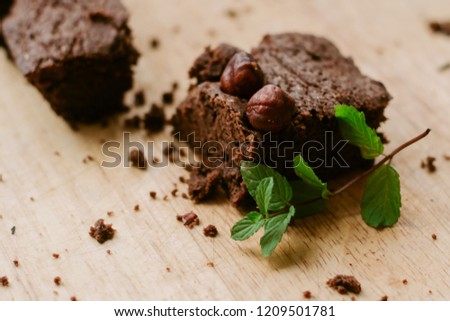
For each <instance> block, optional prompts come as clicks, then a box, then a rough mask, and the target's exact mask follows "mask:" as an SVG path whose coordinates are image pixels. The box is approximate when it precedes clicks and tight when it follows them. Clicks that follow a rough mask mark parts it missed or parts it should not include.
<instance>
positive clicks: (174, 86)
mask: <svg viewBox="0 0 450 321" xmlns="http://www.w3.org/2000/svg"><path fill="white" fill-rule="evenodd" d="M177 89H178V82H176V81H174V82H173V83H172V92H175V91H176V90H177Z"/></svg>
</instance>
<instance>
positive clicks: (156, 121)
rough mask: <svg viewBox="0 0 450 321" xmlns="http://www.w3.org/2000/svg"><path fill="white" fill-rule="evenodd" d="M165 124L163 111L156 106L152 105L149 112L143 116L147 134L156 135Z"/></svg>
mask: <svg viewBox="0 0 450 321" xmlns="http://www.w3.org/2000/svg"><path fill="white" fill-rule="evenodd" d="M165 124H166V116H165V114H164V109H163V108H162V107H161V106H159V105H157V104H152V106H151V107H150V111H149V112H148V113H146V114H145V115H144V128H145V129H146V130H147V131H149V132H153V133H156V132H159V131H161V130H162V129H163V128H164V125H165Z"/></svg>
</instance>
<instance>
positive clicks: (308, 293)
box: [303, 291, 312, 299]
mask: <svg viewBox="0 0 450 321" xmlns="http://www.w3.org/2000/svg"><path fill="white" fill-rule="evenodd" d="M303 297H304V298H305V299H311V297H312V295H311V291H304V292H303Z"/></svg>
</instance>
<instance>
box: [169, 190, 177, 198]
mask: <svg viewBox="0 0 450 321" xmlns="http://www.w3.org/2000/svg"><path fill="white" fill-rule="evenodd" d="M170 193H171V194H172V196H173V197H176V196H177V193H178V188H174V189H173V190H172V192H170Z"/></svg>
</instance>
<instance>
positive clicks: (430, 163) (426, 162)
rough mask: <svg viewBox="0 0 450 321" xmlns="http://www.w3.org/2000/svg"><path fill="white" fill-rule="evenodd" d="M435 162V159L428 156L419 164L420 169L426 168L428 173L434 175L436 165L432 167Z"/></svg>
mask: <svg viewBox="0 0 450 321" xmlns="http://www.w3.org/2000/svg"><path fill="white" fill-rule="evenodd" d="M435 160H436V157H433V156H428V157H427V158H426V159H425V160H423V161H422V162H421V163H420V167H421V168H426V169H427V170H428V172H429V173H434V172H435V171H436V170H437V168H436V165H434V161H435Z"/></svg>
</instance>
